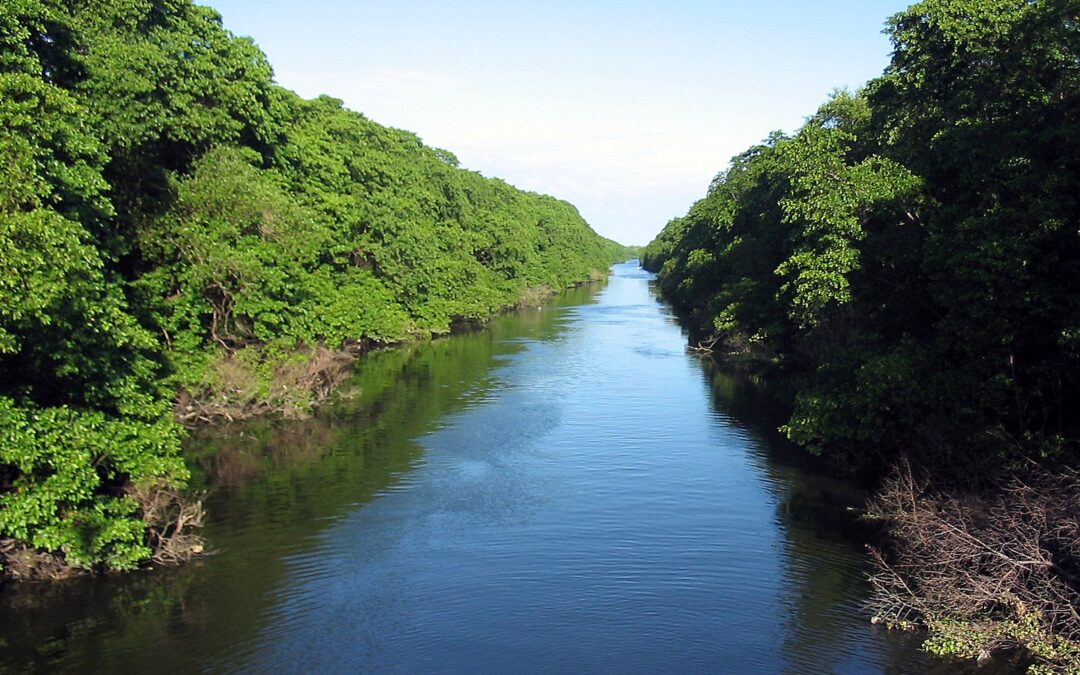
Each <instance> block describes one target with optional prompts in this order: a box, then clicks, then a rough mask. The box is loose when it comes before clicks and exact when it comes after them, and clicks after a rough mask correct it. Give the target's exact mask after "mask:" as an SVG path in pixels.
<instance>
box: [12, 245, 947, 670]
mask: <svg viewBox="0 0 1080 675" xmlns="http://www.w3.org/2000/svg"><path fill="white" fill-rule="evenodd" d="M349 391H350V392H351V395H350V396H348V397H346V398H345V399H343V400H342V401H340V402H339V403H338V404H336V405H334V406H332V407H330V408H327V409H325V410H324V411H323V412H321V413H320V414H319V415H318V416H316V417H315V418H314V419H312V420H309V421H306V422H303V423H295V422H290V423H284V422H270V421H262V422H256V423H252V424H248V425H244V426H242V427H233V428H229V429H227V430H226V429H214V430H208V431H207V432H206V433H204V434H200V435H199V436H198V437H196V438H193V439H192V441H191V443H190V444H189V448H188V454H189V457H190V459H191V462H192V464H193V466H194V470H195V475H196V483H197V484H199V485H201V486H205V487H207V488H209V489H210V490H211V495H210V497H209V503H208V507H209V508H210V512H211V514H212V519H211V522H210V523H209V525H208V527H207V532H206V534H207V536H208V537H209V538H210V539H211V541H212V542H214V544H215V545H216V546H218V547H219V548H220V549H221V550H220V552H219V553H218V554H217V555H215V556H213V557H209V558H206V559H205V560H203V561H201V562H200V563H197V564H195V565H191V566H189V567H185V568H183V569H179V570H169V571H164V572H153V573H148V574H141V575H135V576H128V577H118V578H110V579H97V580H82V581H77V582H74V583H70V584H63V585H61V586H57V587H32V588H29V587H24V588H12V589H6V590H5V591H4V592H3V593H0V624H2V625H3V626H4V630H3V633H2V635H3V638H2V639H3V640H5V641H6V644H5V645H4V653H3V659H4V663H5V664H6V665H7V668H8V669H9V670H13V671H18V670H24V669H26V670H54V671H69V672H70V671H80V672H88V671H97V672H143V671H148V670H151V669H154V670H160V669H162V668H164V669H167V670H175V671H184V672H190V671H211V672H300V671H321V672H327V671H347V672H352V671H357V670H373V671H378V672H407V673H413V672H551V671H556V672H561V671H573V672H618V673H628V672H716V671H721V672H881V671H885V672H889V671H895V672H911V671H923V670H926V669H928V668H932V667H935V666H934V665H933V664H932V663H930V662H929V661H928V660H927V659H926V658H925V657H923V656H922V655H920V654H919V653H917V652H916V651H914V649H913V644H912V643H911V642H910V641H905V640H902V639H901V640H897V639H895V638H894V637H892V636H887V635H884V634H882V633H879V632H875V631H873V630H871V628H870V627H869V626H868V624H867V621H866V617H865V615H863V614H862V613H861V611H860V610H859V606H858V605H859V603H860V598H862V597H864V596H865V592H866V588H865V582H864V581H863V576H862V574H863V568H862V556H861V551H860V545H859V542H858V536H855V535H857V534H858V533H857V532H853V530H852V528H853V527H854V526H853V525H852V522H853V521H852V519H851V518H850V513H849V512H848V511H847V510H846V508H847V507H848V506H850V505H855V504H858V503H859V502H860V500H861V494H860V493H859V491H858V490H857V489H856V488H854V487H852V486H850V485H847V484H845V483H843V482H841V481H837V480H835V479H831V478H829V477H828V476H826V475H824V474H822V473H820V472H818V471H816V470H815V468H814V467H813V466H809V465H807V461H806V458H805V457H804V456H803V455H802V454H801V453H797V452H794V451H793V450H792V449H791V448H790V447H789V446H787V445H785V444H784V442H783V441H782V439H780V438H779V437H778V435H777V433H776V431H775V429H776V426H777V424H778V419H777V418H776V414H777V410H776V406H775V405H773V404H771V403H770V402H769V400H768V397H767V394H766V392H767V389H765V388H763V387H761V386H757V385H755V384H754V383H753V382H751V381H748V380H746V379H745V378H739V377H735V376H732V375H731V374H727V373H723V372H721V371H718V370H716V369H713V368H711V367H708V366H707V365H706V364H704V363H702V362H700V361H698V360H696V359H693V358H691V357H689V356H688V355H687V354H686V350H685V341H684V338H683V336H682V335H681V333H680V331H679V328H678V326H677V325H676V324H675V323H674V321H673V319H672V317H671V316H670V314H669V313H668V312H667V311H666V309H665V308H664V307H663V306H662V305H661V304H660V303H659V302H658V301H657V300H656V298H655V296H654V295H653V294H652V293H651V292H650V289H649V275H647V274H645V273H643V272H642V271H640V270H639V269H637V268H635V267H631V266H618V267H617V268H616V275H615V276H614V278H612V279H611V281H610V282H609V284H608V285H607V286H606V287H604V288H599V287H590V288H584V289H579V290H577V291H574V292H573V293H571V294H568V295H566V296H564V297H563V298H562V299H561V300H560V302H559V303H558V304H557V305H554V306H549V307H546V308H545V309H544V310H542V311H533V312H528V313H525V314H522V315H517V316H509V317H504V318H502V319H499V320H497V321H495V322H493V324H492V326H491V327H490V329H489V330H486V331H483V332H480V333H476V334H471V335H462V336H456V337H453V338H450V339H446V340H438V341H435V342H432V343H429V344H421V345H414V346H411V347H409V348H405V349H400V350H394V351H387V352H383V353H378V354H373V355H370V356H369V357H367V358H365V359H364V360H363V362H362V363H361V364H360V366H359V368H358V370H357V373H356V376H355V378H354V380H353V381H352V382H351V385H350V389H349ZM163 664H164V665H163Z"/></svg>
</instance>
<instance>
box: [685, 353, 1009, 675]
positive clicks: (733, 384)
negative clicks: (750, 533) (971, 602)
mask: <svg viewBox="0 0 1080 675" xmlns="http://www.w3.org/2000/svg"><path fill="white" fill-rule="evenodd" d="M703 364H705V365H703V374H704V375H705V377H706V378H708V379H709V380H710V384H711V390H712V395H713V405H714V407H715V409H716V411H717V414H718V415H720V416H721V417H722V418H723V419H724V421H725V422H726V423H729V424H731V425H733V426H735V427H737V428H741V429H745V430H746V431H748V432H749V435H750V439H749V440H748V443H747V447H748V448H749V449H750V450H751V451H752V452H753V453H754V454H753V456H752V458H751V460H752V461H753V462H754V465H755V466H756V467H757V468H758V469H759V470H760V471H761V473H762V475H763V477H764V479H765V481H766V483H767V486H768V488H767V489H768V490H769V491H770V492H771V493H772V494H773V495H774V497H775V500H776V509H777V514H776V522H777V524H778V526H779V528H780V531H781V533H782V541H783V542H784V544H785V548H784V551H783V560H782V567H781V569H782V570H783V574H784V580H785V586H786V587H787V589H788V596H787V603H786V604H787V611H786V612H785V615H784V616H782V617H778V620H779V621H782V622H783V623H784V624H785V625H786V629H785V631H784V635H785V641H784V651H785V658H786V660H787V661H788V663H789V665H790V668H791V669H792V671H794V672H835V671H837V670H844V669H845V667H846V668H848V669H850V668H857V667H858V664H857V663H856V662H855V659H856V658H857V655H859V654H869V653H874V651H875V650H868V649H864V648H863V645H865V644H866V643H867V642H868V641H874V640H884V644H885V650H884V654H885V656H883V657H882V658H883V662H882V663H879V664H873V665H874V666H875V667H877V668H880V669H881V670H883V671H885V672H889V673H910V672H927V673H942V674H943V675H944V673H964V672H975V670H974V668H975V667H976V666H974V665H973V664H971V663H954V662H952V661H945V660H942V659H931V657H929V656H928V655H925V654H922V653H920V652H918V651H917V650H916V649H915V647H916V646H917V645H918V644H919V643H920V642H921V638H920V637H919V636H918V635H912V634H895V633H894V634H888V633H887V632H886V630H885V629H883V628H878V627H875V626H871V625H870V615H869V614H868V613H866V612H864V611H863V608H862V605H863V603H864V602H865V599H866V598H867V597H868V595H869V592H870V588H869V584H868V583H867V581H866V573H867V572H868V571H869V567H868V566H867V560H866V557H865V552H864V549H863V544H864V543H865V542H867V541H869V540H870V538H871V537H872V536H873V532H872V531H871V530H870V529H869V528H868V527H866V526H865V525H863V524H861V523H860V521H858V520H857V516H858V514H859V513H861V509H862V507H863V506H864V504H865V500H866V498H867V496H868V493H867V491H866V490H865V489H864V488H863V487H862V486H859V485H857V484H855V483H854V482H849V481H846V480H843V479H839V478H837V477H836V475H835V468H833V469H830V467H828V465H827V464H826V462H825V460H819V459H818V458H815V457H813V456H811V455H810V454H809V453H807V452H806V451H805V450H803V449H802V448H799V447H797V446H795V445H794V444H792V443H791V442H790V441H788V440H787V439H786V438H785V437H784V435H783V434H782V433H780V431H779V427H780V426H781V425H782V424H784V423H785V422H786V421H787V414H788V411H787V410H786V408H785V406H784V404H783V403H782V400H781V398H780V396H778V395H777V394H776V388H770V386H769V384H768V383H767V382H766V381H765V380H764V379H762V378H760V377H755V376H751V375H749V374H746V373H738V372H735V371H733V370H730V369H725V368H723V367H720V366H717V365H715V364H712V363H705V362H703ZM845 662H847V664H845ZM995 668H1000V670H991V671H988V670H987V669H986V668H979V670H978V672H979V673H980V675H990V674H991V673H996V672H1002V673H1005V672H1015V670H1014V668H1013V667H1012V666H1010V665H1009V664H995Z"/></svg>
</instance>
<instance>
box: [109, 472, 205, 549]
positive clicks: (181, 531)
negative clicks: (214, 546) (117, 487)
mask: <svg viewBox="0 0 1080 675" xmlns="http://www.w3.org/2000/svg"><path fill="white" fill-rule="evenodd" d="M125 492H127V494H128V495H130V496H131V497H132V498H133V499H134V500H135V501H136V502H137V503H138V504H139V507H140V508H141V509H142V513H143V520H144V521H146V526H147V538H148V543H149V544H150V547H151V548H152V549H153V551H154V552H153V555H152V556H151V558H152V560H153V561H154V562H156V563H158V564H161V565H177V564H179V563H182V562H186V561H188V560H190V559H192V558H193V557H195V556H197V555H199V554H201V553H204V552H205V542H204V541H203V538H202V537H200V536H199V535H198V534H196V530H197V529H198V528H200V527H202V524H203V518H204V516H205V513H204V512H203V506H202V500H201V499H191V498H187V497H185V496H184V495H182V494H181V493H180V492H179V491H178V490H176V489H174V488H170V487H167V486H164V485H162V484H152V485H148V486H145V487H137V486H134V485H128V486H127V488H126V489H125Z"/></svg>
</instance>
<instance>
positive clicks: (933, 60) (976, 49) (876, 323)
mask: <svg viewBox="0 0 1080 675" xmlns="http://www.w3.org/2000/svg"><path fill="white" fill-rule="evenodd" d="M1078 22H1080V15H1078V14H1077V8H1076V4H1075V3H1074V2H1070V1H1067V0H926V1H924V2H920V3H918V4H915V5H913V6H912V7H910V8H909V9H907V10H906V11H904V12H901V13H900V14H897V15H896V16H894V17H893V18H892V19H890V21H889V24H888V32H889V34H890V36H891V38H892V41H893V46H894V52H893V57H892V61H891V64H890V65H889V66H888V68H887V69H886V70H885V72H884V73H883V74H882V75H881V76H880V77H879V78H877V79H875V80H873V81H871V82H870V83H868V84H867V85H866V87H865V88H864V89H862V90H861V91H858V92H854V93H852V92H847V91H840V92H837V93H835V94H834V95H833V97H832V98H831V100H829V101H828V102H827V103H826V104H824V105H823V106H822V107H821V108H820V109H819V110H818V111H817V112H816V113H815V114H814V115H812V116H811V117H810V118H808V119H807V121H806V123H805V124H804V125H803V127H802V128H801V129H799V130H798V131H797V132H796V133H794V134H791V135H785V134H780V133H777V134H774V135H772V136H770V137H769V138H768V139H767V140H766V141H765V142H763V143H762V144H761V145H759V146H756V147H753V148H751V149H750V150H748V151H746V152H745V153H743V154H741V155H739V156H738V157H736V158H734V159H733V160H732V161H731V164H730V166H729V167H728V168H727V170H725V171H724V172H722V173H721V174H719V175H718V176H717V177H716V179H715V180H714V181H713V183H712V185H711V186H710V189H709V191H708V194H707V195H706V196H705V197H704V198H703V199H701V200H700V201H698V202H697V203H696V204H694V205H693V207H692V208H691V209H690V211H689V213H688V214H687V215H685V216H684V217H681V218H677V219H675V220H673V221H671V222H670V223H669V224H668V225H667V227H665V228H664V230H663V232H662V233H661V234H660V235H659V236H658V237H657V238H656V240H654V241H653V242H652V243H651V244H649V246H648V247H647V248H646V251H645V255H644V260H643V262H644V265H645V266H646V267H647V268H649V269H652V270H654V271H658V272H659V279H660V286H661V289H662V291H663V293H664V295H665V296H666V297H667V298H669V299H670V300H671V301H672V303H673V304H675V305H676V307H677V308H678V309H679V310H680V311H681V312H683V313H684V314H685V316H686V320H687V322H688V324H689V325H690V327H691V330H692V333H693V340H694V341H696V342H698V343H699V344H700V345H701V346H703V347H706V348H710V349H712V350H713V351H715V352H718V353H723V354H725V355H727V356H729V357H734V356H738V357H739V358H742V359H746V360H749V361H750V362H752V363H755V364H758V365H759V366H764V367H767V368H770V369H773V370H775V371H778V372H783V373H785V374H786V375H787V381H788V382H790V383H791V384H792V389H793V391H794V395H793V401H792V404H793V413H792V415H791V418H790V421H789V422H788V423H787V425H786V426H785V427H784V430H785V431H786V433H787V434H788V436H790V437H791V438H792V439H793V440H795V441H796V442H798V443H800V444H802V445H804V446H805V447H807V448H808V449H810V450H811V451H813V452H815V453H824V454H826V455H828V456H830V457H832V458H834V459H836V460H838V463H842V464H844V465H847V466H851V467H855V468H856V469H858V470H863V471H867V472H870V473H876V474H879V475H882V474H885V473H887V471H888V469H889V467H891V466H893V465H894V464H895V463H896V462H897V461H898V460H899V459H900V458H902V457H906V458H908V461H910V462H911V463H912V465H913V466H915V467H917V468H918V470H919V471H920V472H923V471H925V472H926V474H927V475H928V476H930V477H932V479H928V480H931V483H930V484H925V483H918V485H919V486H920V487H921V489H920V490H918V491H916V492H914V493H913V494H914V495H915V499H914V500H913V501H912V500H908V501H900V502H897V501H896V500H893V502H892V503H894V504H895V505H896V506H897V508H895V509H891V510H889V518H890V520H891V521H892V522H894V523H895V524H896V526H895V527H894V529H893V532H894V535H895V536H896V538H895V540H894V541H895V542H896V547H897V548H898V549H900V550H901V552H903V551H906V552H907V553H902V554H901V555H899V556H898V557H897V558H896V560H906V561H907V562H906V563H903V565H902V567H901V568H891V569H892V571H898V570H899V573H898V574H897V575H895V576H892V577H890V576H889V575H888V574H886V577H887V578H892V579H894V580H896V582H897V583H908V584H911V587H910V588H909V589H908V590H910V591H912V593H913V596H912V595H911V594H909V597H918V598H921V599H922V600H925V599H926V598H927V597H929V596H930V595H932V589H930V588H929V587H928V586H927V585H926V583H923V582H924V581H925V578H923V580H922V581H920V576H919V575H920V574H922V572H924V571H925V570H916V569H915V567H913V565H915V563H914V562H913V561H921V564H930V563H931V562H932V561H929V560H928V556H945V555H946V554H945V553H944V552H943V551H942V550H941V549H940V548H936V549H931V548H928V547H922V548H920V545H919V544H918V542H917V541H915V540H914V539H913V536H914V534H913V532H914V531H915V530H912V529H910V528H908V527H907V526H908V525H910V524H911V522H909V521H914V520H918V517H917V514H918V513H919V512H920V511H921V510H923V509H930V510H934V511H936V512H938V513H941V512H942V509H945V508H946V506H947V505H948V504H958V503H963V504H964V508H965V509H974V510H973V511H971V512H968V511H966V510H965V511H963V513H962V514H960V513H958V514H957V517H956V518H954V519H946V520H947V522H950V523H952V525H954V526H956V527H960V528H964V527H966V525H964V523H981V522H982V519H985V518H992V517H993V516H992V514H993V513H996V512H997V511H996V509H1005V510H1006V511H1010V510H1015V511H1016V512H1021V511H1023V510H1024V509H1028V512H1036V513H1038V512H1039V511H1038V510H1037V509H1036V510H1035V511H1032V509H1033V508H1034V507H1033V506H1032V505H1031V504H1027V505H1026V506H1025V505H1024V504H1021V503H1020V502H1019V501H1016V500H1017V499H1019V495H1020V494H1021V493H1022V492H1023V491H1022V490H1019V489H1018V488H1017V485H1016V484H1015V483H1014V482H1013V481H1012V480H1011V479H1010V478H1008V477H1009V476H1016V477H1018V478H1017V479H1018V480H1021V479H1022V477H1023V476H1026V475H1029V473H1025V472H1026V471H1027V469H1026V468H1025V469H1023V470H1022V467H1030V466H1031V465H1032V464H1037V465H1040V466H1041V467H1042V468H1040V469H1038V470H1037V471H1035V473H1034V474H1031V475H1038V476H1042V474H1041V473H1039V472H1041V471H1044V470H1045V471H1057V472H1062V471H1064V470H1065V467H1068V466H1075V465H1076V464H1077V463H1078V462H1080V445H1078V443H1080V415H1078V414H1077V411H1078V410H1080V294H1078V293H1077V292H1076V289H1077V288H1080V200H1078V198H1080V23H1078ZM1003 476H1004V477H1003ZM1036 482H1037V484H1040V485H1047V484H1053V483H1054V482H1053V481H1052V480H1050V479H1049V478H1046V477H1044V476H1042V477H1040V478H1039V480H1038V481H1036ZM1025 484H1026V483H1025ZM955 500H958V501H955ZM1038 504H1039V508H1042V507H1045V508H1047V509H1049V512H1048V513H1044V514H1043V515H1044V516H1046V520H1045V523H1061V522H1073V523H1075V521H1076V519H1077V518H1078V517H1080V504H1078V503H1077V502H1076V500H1075V499H1071V500H1064V501H1056V500H1053V499H1042V500H1038ZM1040 517H1041V516H1040ZM1040 522H1044V521H1040ZM984 524H985V523H984ZM923 525H925V522H923ZM965 531H967V530H965ZM926 532H927V530H921V533H922V534H926ZM967 532H968V533H969V534H973V536H975V535H974V533H973V532H971V531H967ZM1040 532H1042V533H1043V535H1044V536H1041V538H1040V537H1036V538H1035V540H1034V542H1033V544H1034V545H1035V546H1036V547H1041V549H1040V550H1042V552H1043V556H1042V557H1041V558H1039V560H1041V561H1042V562H1040V563H1038V566H1039V574H1033V573H1030V574H1029V573H1025V574H1020V575H1018V576H1017V577H1016V579H1017V580H1018V582H1019V583H1020V584H1021V585H1022V586H1024V588H1026V589H1029V590H1030V589H1032V588H1034V587H1035V586H1039V587H1044V588H1054V589H1057V590H1055V591H1054V593H1056V594H1057V597H1056V598H1053V599H1048V598H1044V599H1045V600H1046V601H1047V602H1049V603H1051V604H1052V605H1053V607H1054V608H1055V609H1052V610H1051V609H1050V608H1049V606H1048V605H1046V604H1045V603H1040V606H1041V610H1040V611H1039V612H1038V614H1037V615H1036V614H1033V613H1032V612H1028V611H1027V610H1021V609H1020V608H1019V606H1018V605H1017V604H1016V602H1013V601H1012V600H1011V598H1022V597H1026V596H1025V595H1023V594H1018V593H1017V590H1018V588H1014V589H1012V590H1009V588H1008V587H1007V585H999V586H997V587H996V591H997V592H998V594H997V595H992V596H983V597H982V598H981V600H979V601H978V602H976V603H974V605H973V606H970V607H969V606H967V605H965V606H964V607H963V611H958V608H957V604H956V603H955V602H953V603H948V602H945V603H937V604H934V603H929V604H928V603H926V602H922V600H920V601H919V602H915V603H909V604H907V605H906V607H907V609H911V610H913V611H912V615H913V616H917V617H920V618H921V620H923V621H924V622H927V623H929V624H931V625H939V626H943V625H946V624H947V623H948V621H950V620H951V619H952V618H955V617H950V616H948V614H949V612H950V611H951V612H953V613H954V614H957V615H962V616H960V618H962V619H963V620H964V622H965V624H964V625H966V626H968V627H970V626H972V625H974V624H978V623H979V622H982V621H986V620H995V621H997V622H998V624H997V625H999V626H1000V625H1002V624H1001V623H1000V622H1008V621H1012V622H1013V623H1014V624H1015V625H1018V626H1020V625H1023V626H1029V624H1031V623H1032V622H1033V621H1035V622H1036V623H1038V628H1039V631H1035V630H1027V629H1026V628H1025V630H1026V631H1027V632H1026V633H1025V635H1028V636H1029V637H1030V636H1032V635H1036V634H1045V635H1052V636H1055V637H1054V639H1055V640H1056V639H1059V638H1065V637H1068V638H1072V639H1075V638H1076V633H1075V631H1076V626H1075V622H1073V623H1068V622H1065V621H1063V620H1062V619H1061V617H1063V616H1066V615H1071V616H1072V617H1074V619H1075V617H1076V616H1077V614H1078V612H1080V582H1078V579H1080V559H1078V558H1077V553H1076V550H1075V547H1074V546H1059V545H1057V544H1056V543H1055V542H1056V541H1057V539H1056V538H1055V536H1056V535H1055V536H1051V535H1049V534H1047V532H1048V530H1046V529H1043V530H1040ZM1015 534H1016V533H1015V532H1013V534H1010V535H1007V536H1006V537H1005V539H1009V538H1010V537H1013V536H1014V535H1015ZM940 541H941V540H940V539H938V540H937V542H938V543H940ZM997 543H998V540H996V539H989V540H987V544H988V546H990V547H995V546H997ZM1029 543H1032V542H1030V541H1029V542H1026V543H1025V546H1026V545H1027V544H1029ZM1017 550H1023V547H1020V548H1019V549H1017ZM980 551H981V554H986V551H983V550H982V549H980ZM986 555H989V554H986ZM1007 555H1011V554H1008V553H1007ZM1017 555H1018V556H1020V557H1021V558H1025V556H1026V553H1017ZM905 556H906V557H905ZM888 560H889V558H887V557H884V558H882V563H883V564H885V565H890V564H892V563H889V562H888ZM972 560H974V561H975V562H976V563H979V561H980V560H981V559H980V557H979V555H976V556H975V557H974V558H973V559H972ZM1025 560H1026V561H1028V563H1030V560H1033V559H1032V558H1025V559H1024V560H1021V559H1019V558H1018V559H1015V560H1013V561H1012V563H1013V564H1015V565H1017V566H1018V568H1017V569H1021V568H1023V567H1024V564H1027V563H1025ZM967 564H968V563H964V565H967ZM979 564H981V565H982V566H981V567H979V566H978V565H976V567H975V568H974V573H976V574H982V575H988V574H990V575H991V576H992V574H991V573H990V572H988V570H990V569H992V568H993V566H987V563H986V561H985V560H982V562H981V563H979ZM1031 564H1035V563H1030V564H1028V567H1030V566H1031ZM939 571H940V570H939ZM972 571H973V570H972V569H971V568H968V569H967V571H966V572H958V574H960V576H959V577H956V576H951V577H938V578H937V581H938V582H942V581H943V580H946V579H947V583H948V584H952V587H953V588H954V589H955V588H961V587H963V586H962V585H961V581H960V579H961V577H963V575H964V574H968V573H972ZM1028 571H1029V572H1030V570H1028ZM953 572H957V570H955V569H954V570H952V571H950V572H949V574H952V573H953ZM942 574H944V572H942ZM1045 575H1050V576H1052V577H1054V580H1053V583H1051V581H1050V580H1047V579H1046V578H1044V577H1045ZM886 577H882V578H886ZM893 590H896V588H894V589H893ZM1010 593H1011V594H1012V595H1011V596H1010V595H1009V594H1010ZM1024 593H1027V591H1026V590H1025V591H1024ZM901 595H903V594H901ZM1024 607H1027V608H1028V609H1031V610H1034V608H1033V607H1031V606H1030V604H1029V603H1026V601H1025V604H1024ZM969 610H970V611H969ZM905 616H906V613H905ZM1033 616H1036V618H1032V617H1033ZM1029 627H1030V626H1029ZM1040 631H1042V632H1041V633H1040ZM1014 632H1015V631H1014ZM1004 642H1007V641H1000V642H999V643H998V644H999V646H1000V645H1001V644H1004ZM1016 642H1021V643H1024V642H1025V640H1022V639H1019V638H1017V639H1015V640H1013V643H1016ZM1027 642H1028V643H1029V644H1034V642H1033V641H1032V640H1027ZM1044 643H1045V641H1044ZM935 644H938V645H941V644H949V640H943V641H940V642H938V643H935ZM1054 649H1056V651H1054V650H1050V651H1054V653H1059V654H1075V653H1076V650H1075V649H1073V650H1072V651H1070V650H1068V649H1064V648H1059V647H1055V648H1054ZM959 651H963V650H959ZM1036 651H1037V650H1036ZM1044 653H1049V652H1047V650H1044ZM1068 658H1073V657H1065V656H1063V657H1061V658H1060V659H1058V662H1059V663H1061V662H1064V661H1062V659H1064V660H1066V661H1067V660H1068ZM1049 660H1050V661H1053V660H1054V659H1049ZM1068 662H1069V663H1071V664H1072V667H1073V668H1080V665H1078V663H1077V660H1076V659H1075V658H1073V660H1072V661H1068Z"/></svg>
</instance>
